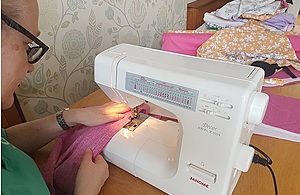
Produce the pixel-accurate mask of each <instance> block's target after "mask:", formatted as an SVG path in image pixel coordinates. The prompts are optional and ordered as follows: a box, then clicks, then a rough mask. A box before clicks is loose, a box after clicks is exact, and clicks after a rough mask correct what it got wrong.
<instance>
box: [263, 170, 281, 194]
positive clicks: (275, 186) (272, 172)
mask: <svg viewBox="0 0 300 195" xmlns="http://www.w3.org/2000/svg"><path fill="white" fill-rule="evenodd" d="M266 167H268V169H269V170H270V172H271V174H272V178H273V183H274V189H275V194H276V195H277V194H278V189H277V183H276V177H275V174H274V171H273V169H272V167H271V166H270V165H267V166H266Z"/></svg>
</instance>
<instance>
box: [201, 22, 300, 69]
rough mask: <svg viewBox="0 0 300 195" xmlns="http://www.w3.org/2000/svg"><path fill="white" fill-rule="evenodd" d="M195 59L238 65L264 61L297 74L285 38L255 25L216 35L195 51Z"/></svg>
mask: <svg viewBox="0 0 300 195" xmlns="http://www.w3.org/2000/svg"><path fill="white" fill-rule="evenodd" d="M197 56H199V57H203V58H209V59H216V60H224V61H231V62H236V63H241V64H251V63H252V62H254V61H258V60H259V61H268V62H269V63H277V64H278V65H279V66H289V65H292V66H293V67H294V68H295V69H296V70H298V71H300V63H299V61H298V58H297V56H296V53H295V51H294V50H293V48H292V45H291V43H290V41H289V39H288V38H287V36H286V35H283V34H276V33H274V32H271V31H269V30H267V29H266V28H265V27H264V26H263V25H262V24H261V23H259V22H257V21H249V22H248V23H246V24H245V25H243V26H241V27H236V28H227V29H222V30H220V31H217V32H216V33H215V34H214V35H213V36H212V37H210V38H209V39H208V40H207V41H206V42H205V43H203V44H202V45H201V46H200V47H199V48H198V50H197Z"/></svg>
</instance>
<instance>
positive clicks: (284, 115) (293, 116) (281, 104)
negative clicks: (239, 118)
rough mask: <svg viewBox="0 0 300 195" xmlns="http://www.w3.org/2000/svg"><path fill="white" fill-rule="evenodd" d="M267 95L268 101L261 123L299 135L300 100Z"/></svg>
mask: <svg viewBox="0 0 300 195" xmlns="http://www.w3.org/2000/svg"><path fill="white" fill-rule="evenodd" d="M268 95H269V98H270V99H269V104H268V107H267V111H266V114H265V117H264V120H263V123H264V124H266V125H270V126H273V127H278V128H281V129H284V130H287V131H290V132H293V133H297V134H300V99H296V98H290V97H285V96H280V95H275V94H268Z"/></svg>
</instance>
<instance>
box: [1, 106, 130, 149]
mask: <svg viewBox="0 0 300 195" xmlns="http://www.w3.org/2000/svg"><path fill="white" fill-rule="evenodd" d="M128 110H129V108H128V107H127V106H126V105H125V104H117V103H113V102H110V103H107V104H104V105H102V106H95V107H87V108H78V109H70V110H68V111H64V112H63V117H64V119H65V121H66V123H67V124H68V125H69V126H74V125H77V124H83V125H86V126H97V125H101V124H105V123H108V122H111V121H115V120H119V119H121V118H123V117H124V115H123V113H125V112H127V111H128ZM62 133H64V130H62V128H61V127H60V126H59V125H58V123H57V121H56V116H55V114H53V115H50V116H47V117H45V118H41V119H37V120H34V121H30V122H26V123H22V124H19V125H16V126H13V127H10V128H8V129H6V134H7V138H8V141H9V142H10V143H12V144H13V145H14V146H16V147H18V148H19V149H21V150H22V151H24V152H26V153H28V154H30V153H32V152H34V151H36V150H38V149H40V148H41V147H43V146H44V145H46V144H47V143H49V142H50V141H52V140H53V139H55V138H56V137H57V136H59V135H61V134H62Z"/></svg>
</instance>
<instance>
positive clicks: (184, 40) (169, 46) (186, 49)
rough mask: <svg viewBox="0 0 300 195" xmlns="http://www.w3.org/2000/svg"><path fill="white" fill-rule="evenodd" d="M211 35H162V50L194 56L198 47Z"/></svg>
mask: <svg viewBox="0 0 300 195" xmlns="http://www.w3.org/2000/svg"><path fill="white" fill-rule="evenodd" d="M212 35H213V34H210V33H204V34H197V33H164V34H163V37H162V50H164V51H170V52H174V53H180V54H186V55H191V56H196V54H197V49H198V47H200V46H201V45H202V44H203V43H204V42H205V41H206V40H207V39H209V38H210V37H211V36H212Z"/></svg>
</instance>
